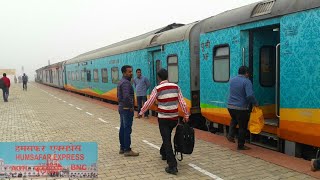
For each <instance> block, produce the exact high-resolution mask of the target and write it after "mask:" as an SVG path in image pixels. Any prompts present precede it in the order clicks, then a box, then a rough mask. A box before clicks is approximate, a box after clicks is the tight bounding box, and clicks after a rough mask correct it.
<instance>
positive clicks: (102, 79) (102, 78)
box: [101, 68, 109, 83]
mask: <svg viewBox="0 0 320 180" xmlns="http://www.w3.org/2000/svg"><path fill="white" fill-rule="evenodd" d="M103 70H106V71H107V77H106V78H104V77H103V73H102V72H103ZM108 77H109V76H108V68H102V69H101V81H102V82H103V83H108V82H109V79H108ZM104 79H105V80H106V81H104Z"/></svg>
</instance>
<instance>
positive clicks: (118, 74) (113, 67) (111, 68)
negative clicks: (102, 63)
mask: <svg viewBox="0 0 320 180" xmlns="http://www.w3.org/2000/svg"><path fill="white" fill-rule="evenodd" d="M115 68H116V69H117V70H118V79H117V82H114V81H113V78H112V77H113V76H112V74H113V73H112V72H113V69H115ZM111 81H112V83H113V84H118V82H119V81H120V74H119V68H118V67H117V66H114V67H112V68H111Z"/></svg>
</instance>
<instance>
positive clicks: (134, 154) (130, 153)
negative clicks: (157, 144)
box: [124, 150, 139, 156]
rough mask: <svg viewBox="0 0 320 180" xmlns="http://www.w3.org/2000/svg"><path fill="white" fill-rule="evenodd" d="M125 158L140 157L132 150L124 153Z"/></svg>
mask: <svg viewBox="0 0 320 180" xmlns="http://www.w3.org/2000/svg"><path fill="white" fill-rule="evenodd" d="M124 156H139V153H137V152H134V151H132V150H130V151H126V152H124Z"/></svg>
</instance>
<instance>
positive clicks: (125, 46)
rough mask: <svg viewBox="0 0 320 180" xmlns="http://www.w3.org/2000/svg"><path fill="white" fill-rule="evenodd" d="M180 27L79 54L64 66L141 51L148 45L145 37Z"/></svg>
mask: <svg viewBox="0 0 320 180" xmlns="http://www.w3.org/2000/svg"><path fill="white" fill-rule="evenodd" d="M181 26H184V24H179V23H173V24H169V25H167V26H165V27H162V28H159V29H156V30H153V31H150V32H147V33H145V34H142V35H139V36H136V37H133V38H130V39H126V40H124V41H120V42H117V43H114V44H111V45H108V46H105V47H102V48H99V49H95V50H92V51H89V52H86V53H83V54H80V55H79V56H76V57H74V58H72V59H70V60H67V63H66V64H73V63H78V62H83V61H88V60H92V59H97V58H101V57H105V56H108V55H115V54H119V53H124V52H129V51H134V50H139V49H143V48H145V47H147V46H148V45H149V44H148V43H147V42H146V38H147V37H150V36H153V35H154V34H158V33H163V32H166V31H169V30H172V29H176V28H179V27H181Z"/></svg>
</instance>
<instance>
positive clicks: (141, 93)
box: [133, 69, 150, 119]
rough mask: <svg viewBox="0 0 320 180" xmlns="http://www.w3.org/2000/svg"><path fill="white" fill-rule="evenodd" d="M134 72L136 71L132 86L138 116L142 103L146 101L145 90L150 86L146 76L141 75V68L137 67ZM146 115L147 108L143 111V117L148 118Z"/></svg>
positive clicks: (147, 112) (147, 114)
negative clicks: (134, 89) (134, 92)
mask: <svg viewBox="0 0 320 180" xmlns="http://www.w3.org/2000/svg"><path fill="white" fill-rule="evenodd" d="M136 73H137V77H136V78H135V79H134V81H133V83H134V87H135V88H136V96H137V103H138V116H139V113H140V110H141V108H142V105H143V104H144V103H145V102H146V101H147V90H148V89H149V87H150V82H149V80H148V78H146V77H144V76H142V74H141V69H137V70H136ZM138 116H137V117H138ZM148 116H149V111H148V110H147V111H146V112H145V113H144V118H146V119H148Z"/></svg>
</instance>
